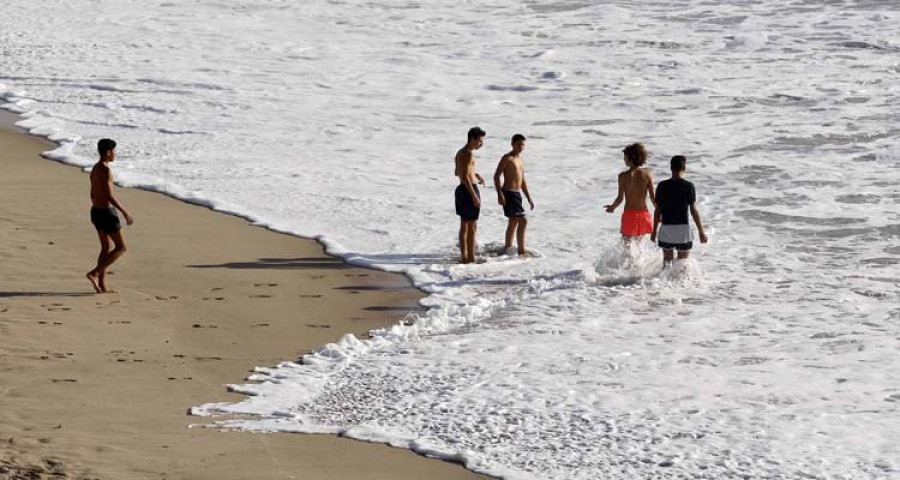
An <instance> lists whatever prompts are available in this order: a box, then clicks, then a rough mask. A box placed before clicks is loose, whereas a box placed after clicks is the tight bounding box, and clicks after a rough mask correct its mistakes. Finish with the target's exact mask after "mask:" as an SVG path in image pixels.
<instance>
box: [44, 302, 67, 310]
mask: <svg viewBox="0 0 900 480" xmlns="http://www.w3.org/2000/svg"><path fill="white" fill-rule="evenodd" d="M41 307H43V308H46V309H47V311H48V312H68V311H69V310H72V309H71V308H69V307H67V306H65V304H62V303H50V304H45V305H41Z"/></svg>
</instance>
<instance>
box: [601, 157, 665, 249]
mask: <svg viewBox="0 0 900 480" xmlns="http://www.w3.org/2000/svg"><path fill="white" fill-rule="evenodd" d="M622 152H623V153H624V156H625V165H628V170H627V171H625V172H622V173H620V174H619V193H618V195H616V200H615V201H614V202H613V203H612V204H611V205H606V206H605V207H604V208H606V211H607V212H609V213H612V212H614V211H615V210H616V207H618V206H619V204H620V203H622V200H623V199H624V200H625V211H624V212H622V228H621V231H622V238H623V239H624V240H625V241H626V242H631V241H632V240H638V239H640V237H641V236H642V235H647V234H650V233H653V218H652V217H651V216H650V210H649V209H648V208H647V196H648V195H649V196H650V201H651V202H653V205H654V207H655V206H656V196H655V193H654V191H653V174H652V173H650V170H648V169H646V168H641V166H642V165H644V164H645V163H647V150H646V149H645V148H644V145H642V144H640V143H635V144H633V145H629V146H627V147H625V149H624V150H622Z"/></svg>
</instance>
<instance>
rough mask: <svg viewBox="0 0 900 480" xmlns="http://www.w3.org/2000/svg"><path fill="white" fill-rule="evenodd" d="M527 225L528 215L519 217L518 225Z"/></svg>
mask: <svg viewBox="0 0 900 480" xmlns="http://www.w3.org/2000/svg"><path fill="white" fill-rule="evenodd" d="M525 225H528V217H519V226H521V227H524V226H525Z"/></svg>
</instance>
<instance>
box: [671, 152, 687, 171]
mask: <svg viewBox="0 0 900 480" xmlns="http://www.w3.org/2000/svg"><path fill="white" fill-rule="evenodd" d="M670 164H671V165H672V171H673V172H683V171H684V170H685V169H686V168H687V159H686V158H684V155H675V156H674V157H672V161H671V163H670Z"/></svg>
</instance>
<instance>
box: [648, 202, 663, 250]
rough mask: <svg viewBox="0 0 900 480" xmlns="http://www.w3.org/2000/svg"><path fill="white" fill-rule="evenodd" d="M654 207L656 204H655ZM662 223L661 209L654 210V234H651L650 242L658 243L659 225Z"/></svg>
mask: <svg viewBox="0 0 900 480" xmlns="http://www.w3.org/2000/svg"><path fill="white" fill-rule="evenodd" d="M654 205H656V203H655V202H654ZM661 222H662V212H661V211H660V210H659V207H656V210H653V233H651V234H650V241H651V242H654V243H656V234H657V232H659V224H660V223H661Z"/></svg>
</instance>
